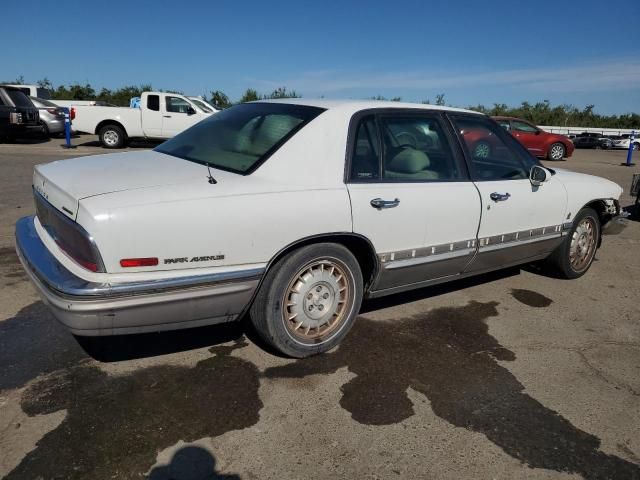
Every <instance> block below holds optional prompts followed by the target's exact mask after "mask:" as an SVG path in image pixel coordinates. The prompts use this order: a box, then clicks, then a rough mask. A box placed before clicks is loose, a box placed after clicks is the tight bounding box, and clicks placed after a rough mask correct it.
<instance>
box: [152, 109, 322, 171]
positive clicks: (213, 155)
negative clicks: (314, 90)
mask: <svg viewBox="0 0 640 480" xmlns="http://www.w3.org/2000/svg"><path fill="white" fill-rule="evenodd" d="M323 111H324V110H323V109H321V108H316V107H309V106H304V105H287V104H283V103H245V104H242V105H236V106H235V107H231V108H228V109H226V110H223V111H222V112H219V113H216V114H215V115H212V116H211V117H209V118H208V119H206V120H203V121H202V122H200V123H198V124H196V125H194V126H193V127H191V128H189V129H188V130H185V131H184V132H182V133H181V134H179V135H177V136H175V137H173V138H172V139H171V140H168V141H167V142H165V143H163V144H162V145H160V146H158V147H156V149H155V150H156V151H157V152H162V153H166V154H168V155H173V156H174V157H179V158H183V159H185V160H189V161H192V162H196V163H201V164H203V165H206V164H209V165H211V166H212V167H215V168H219V169H221V170H228V171H231V172H235V173H240V174H247V173H251V172H252V171H253V170H255V169H256V168H258V166H259V165H260V164H261V163H262V162H264V161H265V160H266V159H267V158H269V156H270V155H271V154H273V153H274V152H275V151H276V150H277V149H278V148H280V146H281V145H283V144H284V143H285V142H286V141H287V140H289V138H291V137H292V136H293V135H294V134H295V133H296V132H297V131H298V130H300V129H301V128H302V127H303V126H304V125H306V124H307V123H309V122H310V121H311V120H313V119H314V118H315V117H317V116H318V115H320V114H321V113H322V112H323Z"/></svg>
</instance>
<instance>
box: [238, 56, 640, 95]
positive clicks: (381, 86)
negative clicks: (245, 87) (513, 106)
mask: <svg viewBox="0 0 640 480" xmlns="http://www.w3.org/2000/svg"><path fill="white" fill-rule="evenodd" d="M250 81H252V82H254V84H258V87H259V88H260V89H263V90H267V89H273V88H277V87H279V86H283V85H286V86H287V87H288V88H292V89H295V90H297V91H300V92H302V93H304V95H305V96H311V95H321V94H327V95H332V94H339V93H345V94H346V93H349V92H354V91H360V92H362V91H366V92H374V93H375V92H377V91H381V90H387V91H388V90H393V89H397V90H405V91H407V90H412V91H425V90H436V89H439V90H442V91H447V89H456V88H465V87H505V88H507V87H514V88H518V89H526V90H533V91H545V92H578V91H582V92H591V91H602V90H617V89H624V90H631V89H638V88H640V61H638V60H636V59H632V60H608V61H603V62H601V63H588V64H581V65H572V66H563V67H554V68H552V67H546V68H529V69H516V70H493V71H464V70H461V71H457V72H453V71H439V72H433V71H432V72H420V71H404V72H395V73H382V74H381V73H370V72H362V73H359V74H356V73H353V72H341V71H337V70H323V71H315V72H302V73H300V74H298V75H289V76H287V77H282V78H274V79H251V80H250Z"/></svg>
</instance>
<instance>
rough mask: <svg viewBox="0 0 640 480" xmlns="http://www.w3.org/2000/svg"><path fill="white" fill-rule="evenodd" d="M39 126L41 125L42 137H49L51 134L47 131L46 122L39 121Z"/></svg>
mask: <svg viewBox="0 0 640 480" xmlns="http://www.w3.org/2000/svg"><path fill="white" fill-rule="evenodd" d="M40 126H41V127H42V133H41V135H42V137H43V138H49V137H50V136H51V134H50V133H49V127H48V126H47V124H46V123H45V122H42V121H41V122H40Z"/></svg>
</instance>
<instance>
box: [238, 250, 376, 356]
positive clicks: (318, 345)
mask: <svg viewBox="0 0 640 480" xmlns="http://www.w3.org/2000/svg"><path fill="white" fill-rule="evenodd" d="M362 285H363V284H362V273H361V270H360V266H359V265H358V262H357V260H356V259H355V257H354V256H353V254H351V252H350V251H349V250H348V249H347V248H345V247H344V246H342V245H339V244H334V243H320V244H314V245H308V246H306V247H302V248H300V249H298V250H295V251H294V252H292V253H290V254H289V255H288V256H287V257H285V258H284V259H283V260H281V261H280V262H278V263H277V264H276V265H275V266H274V267H272V268H271V269H270V270H269V271H268V272H267V274H266V277H265V278H264V280H263V283H262V285H261V287H260V291H259V292H258V295H257V296H256V298H255V300H254V302H253V305H252V306H251V312H250V316H251V321H252V323H253V325H254V327H255V329H256V331H257V333H258V334H259V335H260V337H261V338H262V339H263V340H264V341H266V342H267V343H268V344H269V345H270V346H272V347H274V348H275V349H277V350H278V351H280V352H281V353H283V354H285V355H288V356H290V357H294V358H304V357H309V356H311V355H316V354H319V353H323V352H326V351H328V350H330V349H332V348H333V347H335V346H336V345H338V343H340V341H341V340H342V339H343V338H344V337H345V336H346V335H347V333H348V332H349V330H350V329H351V327H352V325H353V322H354V321H355V318H356V316H357V314H358V311H359V310H360V304H361V303H362V293H363V286H362Z"/></svg>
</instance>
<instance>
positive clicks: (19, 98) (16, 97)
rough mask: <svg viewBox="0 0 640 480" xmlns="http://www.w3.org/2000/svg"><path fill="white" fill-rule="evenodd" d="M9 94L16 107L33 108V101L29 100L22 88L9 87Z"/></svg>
mask: <svg viewBox="0 0 640 480" xmlns="http://www.w3.org/2000/svg"><path fill="white" fill-rule="evenodd" d="M7 94H8V95H9V97H10V98H11V101H12V102H13V104H14V105H15V106H16V107H31V108H33V103H31V100H29V97H27V96H26V95H25V94H24V93H22V92H21V91H20V90H12V89H10V88H8V89H7Z"/></svg>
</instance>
